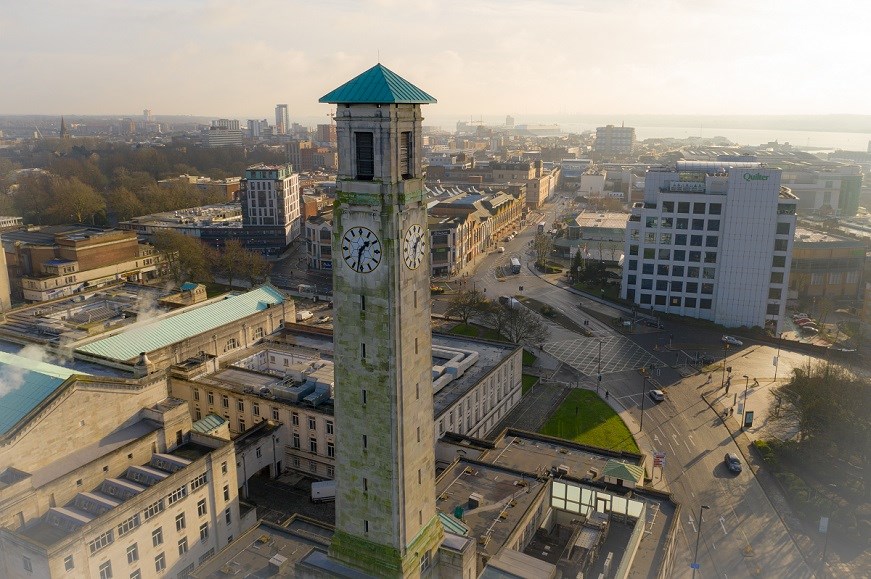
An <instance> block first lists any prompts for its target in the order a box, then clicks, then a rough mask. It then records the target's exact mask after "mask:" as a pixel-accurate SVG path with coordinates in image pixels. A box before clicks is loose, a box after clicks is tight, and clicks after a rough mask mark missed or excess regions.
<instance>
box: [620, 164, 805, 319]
mask: <svg viewBox="0 0 871 579" xmlns="http://www.w3.org/2000/svg"><path fill="white" fill-rule="evenodd" d="M797 202H798V200H797V199H796V197H795V196H794V195H792V193H791V192H790V191H789V189H787V188H785V187H782V186H781V185H780V170H779V169H772V168H768V167H766V166H764V165H762V164H761V163H758V162H732V163H729V162H719V163H718V162H702V161H681V162H678V163H677V164H676V166H675V167H670V168H666V167H656V168H651V169H650V170H648V172H647V176H646V179H645V188H644V201H643V202H639V203H636V204H635V206H634V207H633V208H632V212H631V217H630V219H629V223H628V225H627V229H626V241H625V250H624V255H625V258H624V268H623V285H622V288H621V297H622V298H623V299H626V300H628V301H630V302H632V303H635V304H638V305H639V306H641V307H642V308H651V309H653V310H656V311H662V312H668V313H673V314H679V315H683V316H689V317H694V318H702V319H706V320H711V321H713V322H715V323H718V324H722V325H724V326H727V327H737V326H748V327H752V326H766V325H769V324H771V325H772V326H773V327H774V329H775V330H776V331H780V322H781V319H782V317H783V313H784V308H785V306H786V299H787V295H786V294H787V288H788V286H789V272H790V264H791V258H792V245H793V235H794V234H795V212H796V205H797Z"/></svg>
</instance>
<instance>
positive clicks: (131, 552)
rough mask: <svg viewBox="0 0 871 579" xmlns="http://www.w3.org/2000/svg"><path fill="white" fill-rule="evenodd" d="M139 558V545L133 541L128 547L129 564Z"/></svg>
mask: <svg viewBox="0 0 871 579" xmlns="http://www.w3.org/2000/svg"><path fill="white" fill-rule="evenodd" d="M138 560H139V545H138V544H137V543H133V544H132V545H130V546H129V547H127V564H128V565H132V564H133V563H135V562H136V561H138Z"/></svg>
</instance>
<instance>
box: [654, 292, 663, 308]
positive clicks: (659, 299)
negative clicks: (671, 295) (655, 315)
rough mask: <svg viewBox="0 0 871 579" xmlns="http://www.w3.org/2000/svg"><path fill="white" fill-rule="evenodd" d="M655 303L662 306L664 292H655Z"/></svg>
mask: <svg viewBox="0 0 871 579" xmlns="http://www.w3.org/2000/svg"><path fill="white" fill-rule="evenodd" d="M655 303H656V305H658V306H664V305H665V294H657V296H656V298H655Z"/></svg>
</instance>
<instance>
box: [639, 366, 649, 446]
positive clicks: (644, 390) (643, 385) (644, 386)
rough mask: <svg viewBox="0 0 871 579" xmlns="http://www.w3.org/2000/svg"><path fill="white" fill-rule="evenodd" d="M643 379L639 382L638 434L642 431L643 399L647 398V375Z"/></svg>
mask: <svg viewBox="0 0 871 579" xmlns="http://www.w3.org/2000/svg"><path fill="white" fill-rule="evenodd" d="M643 378H644V379H643V380H642V382H641V424H640V425H639V427H638V431H639V432H641V431H642V430H644V399H645V398H647V374H645V375H644V377H643Z"/></svg>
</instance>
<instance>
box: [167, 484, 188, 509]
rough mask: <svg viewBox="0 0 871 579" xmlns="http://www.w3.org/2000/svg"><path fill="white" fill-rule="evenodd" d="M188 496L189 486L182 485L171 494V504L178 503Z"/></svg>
mask: <svg viewBox="0 0 871 579" xmlns="http://www.w3.org/2000/svg"><path fill="white" fill-rule="evenodd" d="M186 496H188V486H187V485H182V486H180V487H178V488H177V489H175V490H174V491H172V492H171V493H170V494H169V497H168V498H169V504H171V505H172V504H174V503H177V502H178V501H180V500H182V499H183V498H185V497H186Z"/></svg>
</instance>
